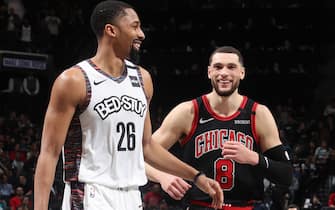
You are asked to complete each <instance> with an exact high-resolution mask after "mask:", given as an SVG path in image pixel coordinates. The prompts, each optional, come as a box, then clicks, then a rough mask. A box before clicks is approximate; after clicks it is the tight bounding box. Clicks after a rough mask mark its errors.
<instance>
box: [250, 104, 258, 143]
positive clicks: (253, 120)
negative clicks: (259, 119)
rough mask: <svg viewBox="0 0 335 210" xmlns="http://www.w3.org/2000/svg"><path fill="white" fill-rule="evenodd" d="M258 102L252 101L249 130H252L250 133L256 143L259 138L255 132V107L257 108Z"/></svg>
mask: <svg viewBox="0 0 335 210" xmlns="http://www.w3.org/2000/svg"><path fill="white" fill-rule="evenodd" d="M257 105H258V103H256V102H255V103H254V104H253V105H252V108H251V111H252V114H251V131H252V135H253V136H254V137H255V141H256V143H257V144H259V138H258V135H257V132H256V108H257Z"/></svg>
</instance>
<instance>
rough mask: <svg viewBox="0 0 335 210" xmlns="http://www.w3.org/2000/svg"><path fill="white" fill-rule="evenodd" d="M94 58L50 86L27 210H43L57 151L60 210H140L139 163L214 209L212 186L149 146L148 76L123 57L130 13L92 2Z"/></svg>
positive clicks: (128, 50) (132, 22) (140, 36)
mask: <svg viewBox="0 0 335 210" xmlns="http://www.w3.org/2000/svg"><path fill="white" fill-rule="evenodd" d="M91 27H92V29H93V31H94V33H95V34H96V36H97V39H98V48H97V52H96V55H95V56H94V57H92V58H90V59H87V60H84V61H82V62H80V63H78V64H77V65H75V66H73V67H71V68H69V69H67V70H65V71H64V72H62V73H61V74H60V75H59V76H58V77H57V79H56V80H55V82H54V84H53V88H52V91H51V97H50V102H49V106H48V109H47V112H46V116H45V122H44V127H43V134H42V143H41V152H40V155H39V158H38V163H37V167H36V174H35V187H34V190H35V195H34V208H35V210H47V209H48V200H49V194H50V188H51V186H52V183H53V180H54V174H55V168H56V164H57V161H58V158H59V154H60V152H61V151H63V159H64V180H65V183H66V184H65V190H64V198H63V207H62V209H64V210H70V209H71V210H74V209H75V210H80V209H84V210H101V209H103V210H136V209H142V200H141V195H140V191H139V190H138V186H141V185H144V184H145V183H146V182H147V178H146V176H145V167H144V159H145V160H146V161H147V162H148V163H150V164H151V165H153V166H154V167H157V168H159V169H161V170H163V171H166V172H169V173H171V174H175V175H177V176H180V177H182V178H185V179H187V180H190V181H193V182H194V183H195V184H196V185H197V186H198V187H199V188H200V189H201V190H203V191H204V192H206V193H208V194H209V195H210V196H211V197H212V198H213V203H212V205H213V207H215V208H220V207H221V206H222V203H223V193H222V191H221V189H220V186H219V185H218V183H217V182H216V181H214V180H212V179H209V178H207V177H206V176H205V175H203V174H202V173H200V172H199V171H197V170H196V169H194V168H193V167H190V166H189V165H187V164H185V163H183V162H181V161H180V160H178V159H177V158H176V157H174V156H173V155H172V154H170V153H169V152H168V151H167V150H165V149H164V148H163V147H161V146H160V145H159V144H157V143H155V142H153V141H151V134H152V133H151V122H150V113H149V102H150V99H151V97H152V94H153V84H152V81H151V77H150V75H149V73H148V72H147V71H146V70H144V69H143V68H141V67H138V66H136V65H134V64H133V63H132V62H130V61H128V60H127V59H131V55H134V54H136V53H133V52H137V51H139V48H140V45H141V42H142V41H143V40H144V33H143V31H142V30H141V25H140V20H139V18H138V16H137V13H136V12H135V10H134V9H133V8H132V7H131V6H130V5H128V4H126V3H123V2H120V1H111V0H107V1H104V2H100V3H99V4H98V5H97V6H96V7H95V9H94V10H93V13H92V15H91Z"/></svg>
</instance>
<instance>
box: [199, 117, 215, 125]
mask: <svg viewBox="0 0 335 210" xmlns="http://www.w3.org/2000/svg"><path fill="white" fill-rule="evenodd" d="M212 120H214V118H213V117H212V118H208V119H202V118H200V120H199V123H200V124H205V123H208V122H209V121H212Z"/></svg>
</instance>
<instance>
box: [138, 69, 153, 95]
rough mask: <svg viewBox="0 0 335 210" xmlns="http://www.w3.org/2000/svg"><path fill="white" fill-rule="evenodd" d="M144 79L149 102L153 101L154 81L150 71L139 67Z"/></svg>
mask: <svg viewBox="0 0 335 210" xmlns="http://www.w3.org/2000/svg"><path fill="white" fill-rule="evenodd" d="M139 69H140V72H141V75H142V78H143V85H144V90H145V95H146V97H147V99H148V101H150V100H151V98H152V96H153V91H154V88H153V84H152V79H151V75H150V73H149V71H148V70H146V69H144V68H143V67H141V66H139Z"/></svg>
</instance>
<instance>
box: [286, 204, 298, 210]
mask: <svg viewBox="0 0 335 210" xmlns="http://www.w3.org/2000/svg"><path fill="white" fill-rule="evenodd" d="M290 208H296V209H297V210H299V209H300V208H299V206H298V205H296V204H294V203H292V204H290V205H288V206H287V209H290Z"/></svg>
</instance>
